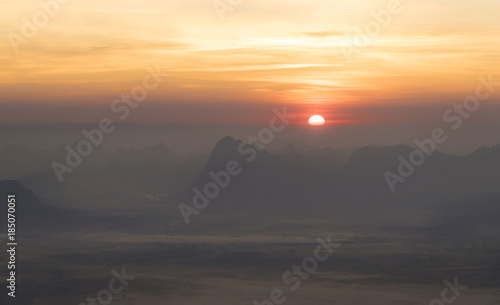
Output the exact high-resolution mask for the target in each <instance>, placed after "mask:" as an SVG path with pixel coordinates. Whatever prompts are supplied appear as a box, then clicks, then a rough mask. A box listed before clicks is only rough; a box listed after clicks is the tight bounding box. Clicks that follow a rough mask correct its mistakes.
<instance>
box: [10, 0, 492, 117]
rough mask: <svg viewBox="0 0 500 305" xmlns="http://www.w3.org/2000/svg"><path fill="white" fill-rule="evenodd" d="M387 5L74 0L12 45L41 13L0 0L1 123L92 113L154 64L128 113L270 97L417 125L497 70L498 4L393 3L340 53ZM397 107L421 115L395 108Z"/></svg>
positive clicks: (201, 109)
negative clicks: (383, 18) (151, 83)
mask: <svg viewBox="0 0 500 305" xmlns="http://www.w3.org/2000/svg"><path fill="white" fill-rule="evenodd" d="M42 2H46V0H42ZM223 2H226V1H225V0H224V1H223ZM389 2H390V1H389V0H335V1H334V0H329V1H328V0H316V1H303V0H301V1H299V0H286V1H285V0H275V1H268V0H244V1H243V2H242V3H241V4H239V5H236V6H235V7H234V8H233V10H232V11H229V12H226V13H225V15H224V21H221V20H220V18H219V16H218V14H217V12H216V10H215V8H214V6H213V2H212V0H182V1H180V0H176V1H170V0H128V1H102V0H100V1H97V0H86V1H81V0H73V1H69V3H68V4H64V5H60V10H59V11H58V12H57V13H56V14H54V17H50V18H49V21H48V24H47V26H45V27H43V28H41V29H39V32H38V34H36V35H35V37H33V38H30V39H28V42H27V43H25V44H21V45H19V53H18V54H16V52H15V51H14V49H13V47H12V45H11V43H10V42H9V38H8V37H9V33H16V34H21V27H22V26H23V18H25V17H26V18H27V19H28V20H32V18H33V16H34V14H35V13H36V12H38V11H40V10H41V8H40V7H39V6H38V4H37V3H38V1H31V0H30V1H21V2H16V3H10V2H9V3H7V2H6V1H3V2H2V3H1V4H0V9H1V10H0V15H1V16H0V20H2V21H1V22H2V27H1V29H2V30H1V35H2V37H3V39H2V40H1V43H0V62H1V63H2V69H1V70H0V109H1V110H2V111H1V113H0V120H1V122H2V123H36V122H92V121H97V120H98V119H99V118H101V117H104V116H106V115H107V114H108V113H107V111H108V109H109V104H110V103H111V102H112V101H113V100H114V99H115V98H118V97H119V96H120V95H122V94H128V93H130V90H131V88H133V87H134V86H136V85H139V84H140V83H141V82H142V78H143V76H144V75H145V74H146V73H147V72H146V67H148V66H160V67H161V70H162V71H163V72H162V75H163V76H164V82H163V83H162V84H161V86H160V87H158V88H157V89H156V90H154V91H152V92H150V93H149V96H148V99H147V100H146V101H144V102H143V104H142V105H141V107H139V108H138V109H137V113H135V115H134V116H131V118H130V121H131V122H142V123H146V122H152V123H183V124H219V123H221V124H252V123H253V122H256V121H259V120H262V119H263V118H267V117H269V115H270V109H271V107H273V106H276V105H289V106H290V109H291V112H292V114H294V115H295V116H296V117H297V118H300V119H302V117H303V116H304V117H306V116H308V115H309V114H315V113H322V114H324V115H325V117H326V118H327V120H328V121H332V122H339V123H342V122H343V123H356V122H370V121H378V122H380V121H388V122H389V121H397V120H406V119H407V120H416V121H418V120H422V119H425V116H426V115H425V113H427V112H428V110H425V109H429V108H432V109H433V108H434V107H436V109H442V108H444V107H448V106H450V105H452V104H453V103H455V102H459V101H461V100H463V98H464V97H465V96H466V95H468V94H471V93H473V92H474V89H475V88H476V86H477V84H478V83H479V81H478V77H479V76H480V75H488V74H490V73H493V74H494V75H495V74H496V72H498V70H499V69H498V68H499V67H500V55H499V50H500V18H498V14H499V12H500V2H498V1H494V0H476V1H465V0H453V1H452V0H408V1H403V0H402V1H401V7H402V8H403V11H402V12H401V13H399V14H395V15H393V16H392V21H391V22H390V24H388V25H387V26H386V27H383V28H382V30H381V33H380V35H378V36H377V37H374V38H373V40H372V41H371V43H370V44H369V45H368V46H366V47H363V48H361V49H360V52H359V54H357V55H354V56H353V57H352V60H351V61H348V60H347V59H346V57H345V56H344V55H343V53H342V49H341V46H342V45H346V44H352V42H353V38H354V36H355V34H356V29H357V28H360V29H362V28H364V27H365V25H366V24H367V23H368V22H370V21H373V20H374V19H373V16H372V12H378V11H380V10H387V5H388V3H389ZM498 78H499V79H500V75H499V76H498ZM498 96H499V95H498V94H497V95H496V99H494V101H492V104H491V105H489V106H488V107H494V106H492V105H495V104H493V103H494V102H495V101H496V102H498ZM407 107H412V108H415V109H418V111H415V112H413V114H421V117H412V116H408V115H406V116H405V115H403V114H401V113H402V112H404V111H402V109H408V108H407ZM495 109H496V108H495ZM496 113H497V114H498V111H497V112H496ZM398 114H400V115H398ZM495 120H496V119H494V118H491V121H492V122H493V121H495Z"/></svg>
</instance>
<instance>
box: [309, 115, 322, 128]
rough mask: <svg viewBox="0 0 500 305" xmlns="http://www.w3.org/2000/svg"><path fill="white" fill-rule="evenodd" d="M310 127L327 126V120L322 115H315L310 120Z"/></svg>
mask: <svg viewBox="0 0 500 305" xmlns="http://www.w3.org/2000/svg"><path fill="white" fill-rule="evenodd" d="M309 125H311V126H323V125H325V119H324V118H323V117H322V116H321V115H317V114H316V115H313V116H312V117H310V118H309Z"/></svg>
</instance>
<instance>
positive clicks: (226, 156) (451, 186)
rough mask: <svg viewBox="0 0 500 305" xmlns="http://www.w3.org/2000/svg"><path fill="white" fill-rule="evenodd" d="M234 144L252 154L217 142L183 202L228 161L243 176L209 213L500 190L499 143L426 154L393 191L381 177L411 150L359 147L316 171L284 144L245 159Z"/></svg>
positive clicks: (384, 203)
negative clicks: (282, 150)
mask: <svg viewBox="0 0 500 305" xmlns="http://www.w3.org/2000/svg"><path fill="white" fill-rule="evenodd" d="M241 145H243V146H241ZM238 147H240V150H247V151H250V150H252V147H251V146H250V145H249V144H242V142H241V141H239V140H235V139H233V138H231V137H225V138H223V139H221V140H220V141H219V142H218V143H217V144H216V145H215V147H214V149H213V151H212V153H211V155H210V158H209V160H208V161H207V162H206V164H205V166H204V167H203V169H202V170H201V172H200V173H199V174H198V175H197V176H196V178H195V179H194V181H193V183H192V184H191V187H190V188H189V189H188V190H187V191H186V192H185V193H184V195H183V197H182V198H183V200H184V201H185V202H189V200H190V198H191V199H192V197H193V196H194V193H193V191H192V189H193V188H197V189H199V190H202V189H203V187H204V186H205V185H207V184H208V183H210V182H211V181H212V180H213V179H212V178H211V177H210V175H209V174H210V172H218V171H220V170H223V169H224V168H225V166H226V164H227V162H228V161H229V160H236V161H238V163H239V164H240V165H241V167H242V169H243V171H242V173H241V174H240V175H239V176H237V177H234V179H232V181H231V186H230V187H227V188H226V189H223V190H221V192H220V194H219V195H218V196H217V197H216V198H213V199H212V200H211V207H210V209H209V210H210V211H212V212H218V213H232V212H235V211H240V212H243V211H248V212H254V213H261V214H266V213H268V214H269V213H274V214H278V215H279V214H290V213H292V214H297V213H299V214H300V213H320V214H321V213H325V212H335V211H346V210H352V211H354V212H355V211H356V210H358V211H370V210H371V211H378V212H381V211H383V210H384V209H391V208H393V207H396V208H398V207H402V206H408V205H409V204H410V205H412V206H413V207H415V208H416V209H433V210H438V209H440V207H441V205H442V204H445V203H447V202H450V201H454V200H457V199H459V198H468V197H473V196H478V195H481V194H485V193H491V192H497V191H500V184H499V181H500V148H499V147H500V146H497V147H493V148H483V149H480V150H479V151H477V152H475V153H474V154H471V155H469V156H466V157H457V156H451V155H446V154H442V153H439V152H437V151H436V152H434V153H433V154H432V155H431V156H425V160H424V162H423V164H422V165H420V166H413V167H414V173H413V174H412V175H410V176H409V177H404V179H405V181H404V183H401V184H398V185H397V190H396V192H394V193H392V192H391V190H390V189H389V186H388V183H387V181H386V179H385V177H384V173H385V172H386V171H391V172H393V173H395V174H399V172H398V167H399V166H400V163H401V160H400V158H401V157H402V158H404V159H406V160H408V158H409V155H410V153H411V152H412V151H414V148H412V147H410V146H406V145H398V146H390V147H373V146H372V147H363V148H360V149H357V150H356V151H354V152H353V153H352V155H351V158H350V160H349V162H348V163H347V165H345V166H337V167H332V166H328V163H325V166H321V162H320V163H318V162H314V160H315V157H314V154H310V156H308V157H307V156H305V155H304V154H302V155H299V154H298V153H295V152H293V151H294V150H295V149H294V147H289V153H288V154H270V153H269V152H267V151H266V150H262V151H259V152H258V154H257V157H256V158H255V159H254V160H252V161H250V162H249V161H247V160H246V157H248V156H250V154H248V155H247V156H244V155H242V154H240V153H239V152H238ZM253 150H255V149H253ZM329 153H332V154H333V155H335V154H336V152H335V151H332V150H328V149H327V150H323V151H321V152H317V154H318V155H320V156H321V157H322V158H327V157H328V154H329ZM332 158H333V157H332ZM360 209H362V210H360Z"/></svg>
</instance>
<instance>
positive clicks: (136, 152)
mask: <svg viewBox="0 0 500 305" xmlns="http://www.w3.org/2000/svg"><path fill="white" fill-rule="evenodd" d="M181 161H182V159H181V158H180V157H179V156H177V155H176V154H174V153H172V152H171V151H170V150H169V149H168V148H167V147H166V146H165V144H164V143H163V142H162V143H158V144H157V145H153V146H146V147H144V148H143V149H128V150H126V149H118V150H116V151H115V152H114V153H113V162H116V163H118V164H119V165H120V166H123V167H136V166H139V165H141V164H155V163H161V164H163V165H174V164H177V163H179V162H181Z"/></svg>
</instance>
